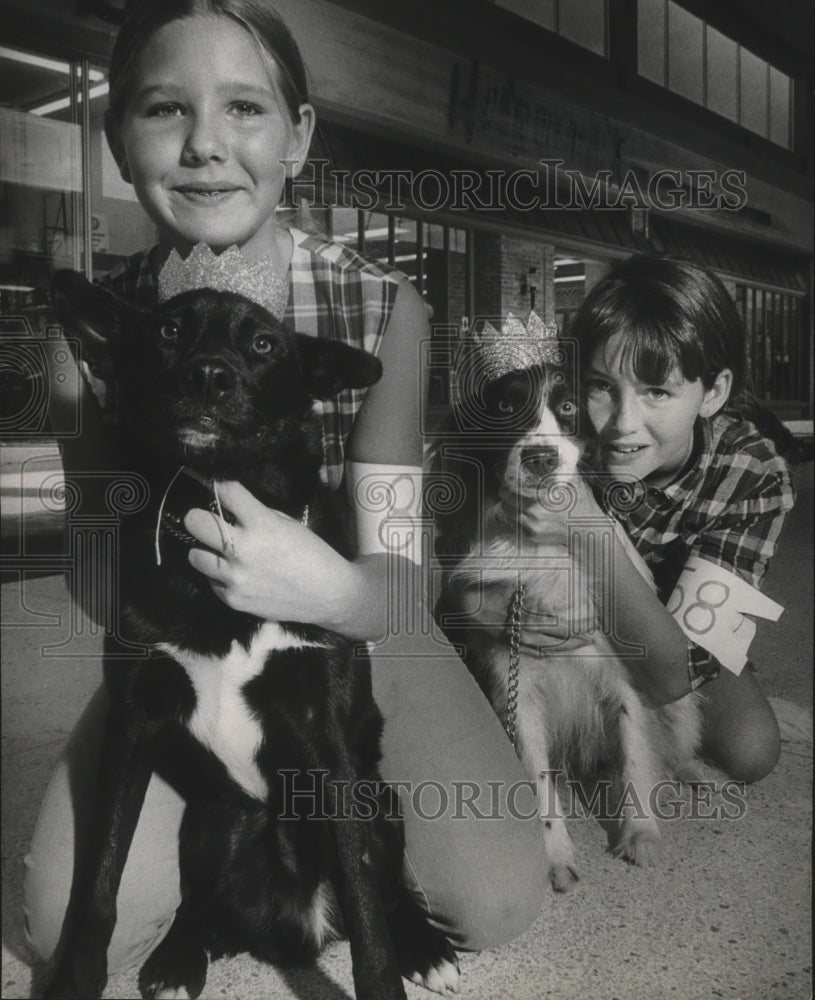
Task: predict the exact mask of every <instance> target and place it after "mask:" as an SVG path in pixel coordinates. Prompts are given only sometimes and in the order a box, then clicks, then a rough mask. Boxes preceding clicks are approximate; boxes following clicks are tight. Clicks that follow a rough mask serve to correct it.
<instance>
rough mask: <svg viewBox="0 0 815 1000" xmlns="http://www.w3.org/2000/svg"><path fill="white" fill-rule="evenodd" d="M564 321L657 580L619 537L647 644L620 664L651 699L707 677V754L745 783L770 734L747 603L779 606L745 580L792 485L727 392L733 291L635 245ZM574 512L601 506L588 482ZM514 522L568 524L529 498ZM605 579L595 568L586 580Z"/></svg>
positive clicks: (639, 634) (628, 610)
mask: <svg viewBox="0 0 815 1000" xmlns="http://www.w3.org/2000/svg"><path fill="white" fill-rule="evenodd" d="M570 333H571V336H573V337H574V338H575V339H576V340H577V344H578V350H579V357H580V367H581V379H582V385H583V392H584V399H585V406H586V411H587V415H588V421H589V424H590V429H591V430H593V432H594V435H595V437H596V442H597V444H598V445H599V449H600V454H601V458H602V465H603V469H604V472H605V473H606V474H610V475H611V476H612V477H614V479H616V480H619V481H622V482H624V483H627V484H628V492H629V498H631V499H632V502H630V503H626V504H625V506H624V507H622V508H621V509H618V510H613V511H611V513H612V515H613V516H614V517H616V518H617V520H618V521H619V522H621V524H622V525H623V526H624V527H625V529H626V532H627V534H628V537H629V538H630V540H631V541H632V542H633V544H634V547H635V549H636V550H637V552H638V553H639V555H640V556H641V557H642V558H643V559H644V560H645V563H646V564H647V566H648V567H649V568H650V570H651V572H652V574H653V578H654V582H655V584H656V592H655V591H654V589H653V588H652V587H651V586H650V585H649V582H648V581H646V580H645V579H644V578H643V575H642V574H641V573H639V572H637V570H636V567H634V566H633V564H632V561H631V559H629V557H628V555H627V553H626V549H625V547H624V546H623V545H621V544H620V541H619V539H618V540H617V543H616V546H617V547H616V550H615V559H614V577H613V581H611V584H612V586H613V596H614V607H615V613H616V626H617V629H616V634H617V635H618V636H619V637H620V638H621V639H623V640H625V641H626V642H628V643H638V644H640V645H641V646H642V647H644V650H645V653H644V656H642V657H640V658H631V657H628V658H625V660H624V662H625V663H626V664H627V666H628V668H629V671H630V673H631V675H632V679H633V680H634V682H635V684H637V686H639V687H640V688H641V689H642V690H643V691H644V692H645V693H646V694H648V695H649V696H650V697H651V698H652V700H654V701H655V702H657V703H665V702H670V701H674V700H676V699H678V698H681V697H682V696H683V695H685V694H687V693H688V692H689V691H690V690H692V689H694V688H696V687H698V686H700V685H702V684H704V696H705V697H704V700H703V719H704V722H703V746H702V752H703V754H704V755H705V756H706V757H707V758H708V759H710V760H711V761H713V762H714V763H715V764H717V765H718V766H719V767H721V768H722V769H723V770H724V771H725V772H726V773H728V774H729V775H730V776H731V777H733V778H735V779H737V780H742V781H745V782H752V781H756V780H758V779H760V778H762V777H763V776H765V775H766V774H768V773H769V772H770V771H771V770H772V769H773V767H774V766H775V764H776V762H777V760H778V756H779V752H780V739H779V731H778V724H777V722H776V719H775V716H774V714H773V712H772V709H771V707H770V705H769V703H768V702H767V699H766V697H765V696H764V694H763V692H762V690H761V688H760V686H759V684H758V682H757V680H756V677H755V675H754V672H753V670H752V669H751V668H750V667H749V665H748V666H747V668H746V669H745V663H746V659H747V657H746V654H747V646H748V645H749V639H750V638H751V637H752V634H753V631H754V629H755V626H754V624H753V622H752V618H746V617H745V615H748V614H749V615H755V616H759V617H771V618H777V617H778V614H779V613H780V610H781V609H780V608H779V607H778V606H777V605H775V604H774V602H772V601H769V600H768V599H767V598H766V597H764V596H763V595H761V594H760V593H759V592H758V590H757V589H756V588H757V587H758V585H759V583H760V581H761V578H762V577H763V575H764V572H765V571H766V568H767V565H768V563H769V560H770V558H771V556H772V555H773V552H774V551H775V546H776V543H777V541H778V536H779V534H780V532H781V528H782V525H783V523H784V518H785V517H786V515H787V513H788V512H789V510H790V509H791V508H792V505H793V502H794V490H793V485H792V482H791V479H790V474H789V470H788V469H787V466H786V464H785V462H784V461H783V459H782V458H780V457H779V455H778V454H777V453H776V451H775V448H774V447H773V445H772V443H771V442H770V441H768V440H766V439H765V438H763V437H762V436H761V435H760V434H759V433H758V431H757V430H756V429H755V427H754V426H753V425H752V424H751V423H749V422H747V421H745V420H743V419H741V417H740V415H739V414H738V411H737V409H736V408H735V406H734V405H733V402H734V400H736V399H737V398H738V396H739V394H740V393H741V392H742V390H743V389H744V383H745V367H746V359H745V334H744V329H743V326H742V324H741V321H740V319H739V316H738V313H737V311H736V308H735V305H734V303H733V301H732V299H731V297H730V295H729V294H728V292H727V290H726V289H725V287H724V286H723V284H722V283H721V281H719V279H718V278H717V277H716V276H715V275H713V274H712V273H711V272H709V271H707V270H705V269H704V268H702V267H699V266H697V265H695V264H693V263H690V262H689V261H684V260H678V259H672V258H668V257H663V256H656V255H640V256H635V257H632V258H630V259H629V260H627V261H625V262H624V263H622V264H620V265H618V266H617V267H615V268H614V269H613V270H612V271H611V272H610V273H609V274H607V275H606V276H605V277H604V278H603V279H601V281H600V282H599V283H598V284H597V285H596V286H595V287H594V288H593V289H592V290H591V291H590V292H589V294H588V296H587V297H586V299H585V301H584V302H583V304H582V305H581V307H580V309H579V310H578V312H577V314H576V316H575V319H574V323H573V325H572V329H571V331H570ZM603 492H604V495H605V496H611V495H613V493H614V491H613V490H609V489H605V490H604V491H603ZM513 499H514V498H513ZM510 506H511V505H510ZM577 512H578V513H580V514H581V515H583V516H592V517H595V518H603V517H604V516H605V515H606V513H607V512H606V511H603V510H601V509H600V507H599V506H598V504H597V502H596V501H595V499H594V498H593V496H592V494H591V492H590V491H589V490H588V489H587V488H585V486H583V487H582V488H581V489H580V490H579V501H578V510H577ZM520 520H521V523H522V524H523V526H524V527H525V528H526V529H527V530H529V531H531V532H534V533H538V534H540V535H542V534H544V533H546V534H548V535H552V533H553V531H559V532H560V533H561V536H562V538H565V537H566V535H565V530H566V526H565V523H561V524H560V525H559V526H555V527H554V528H553V518H552V514H551V512H549V511H545V510H543V509H542V508H541V507H540V505H538V504H535V503H532V504H528V503H527V504H526V505H525V506H524V507H523V508H522V512H521V514H520ZM564 521H565V519H564ZM608 585H609V581H605V583H604V581H602V580H599V579H596V580H595V588H596V589H597V590H601V589H602V588H603V586H605V587H606V588H607V587H608ZM620 651H621V654H622V655H624V649H623V647H622V646H621V647H620Z"/></svg>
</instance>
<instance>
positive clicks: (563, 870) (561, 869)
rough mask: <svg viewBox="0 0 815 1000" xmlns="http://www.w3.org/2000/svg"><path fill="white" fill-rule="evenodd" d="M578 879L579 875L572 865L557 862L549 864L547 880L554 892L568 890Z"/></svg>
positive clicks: (572, 887)
mask: <svg viewBox="0 0 815 1000" xmlns="http://www.w3.org/2000/svg"><path fill="white" fill-rule="evenodd" d="M579 881H580V876H579V875H578V874H577V871H576V869H575V868H574V867H573V866H572V865H569V864H562V863H560V862H558V863H554V864H551V865H550V866H549V882H550V883H551V885H552V888H553V889H554V890H555V892H569V890H571V889H574V887H575V886H576V885H577V883H578V882H579Z"/></svg>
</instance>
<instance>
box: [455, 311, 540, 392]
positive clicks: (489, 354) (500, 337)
mask: <svg viewBox="0 0 815 1000" xmlns="http://www.w3.org/2000/svg"><path fill="white" fill-rule="evenodd" d="M470 343H471V344H472V346H473V348H474V351H475V354H476V356H477V358H478V365H479V369H480V371H481V372H482V373H483V374H484V376H485V377H486V379H487V381H489V382H492V381H494V380H495V379H497V378H500V377H501V376H502V375H506V374H507V373H508V372H513V371H518V370H519V369H524V368H533V367H534V366H535V365H539V364H543V363H544V362H546V361H552V360H554V358H555V357H556V356H557V349H558V332H557V324H555V323H544V321H543V320H542V319H541V318H540V316H538V314H537V313H536V312H534V311H532V312H530V314H529V318H528V319H527V321H526V325H524V323H523V322H522V321H521V320H520V319H518V318H517V316H513V315H512V313H509V314H508V315H507V318H506V320H505V322H504V323H503V324H502V326H501V332H500V333H499V332H498V330H496V329H495V327H494V326H493V325H492V324H491V323H486V324H485V325H484V328H483V330H481V332H480V333H477V334H475V335H474V336H473V337H472V338H471V341H470Z"/></svg>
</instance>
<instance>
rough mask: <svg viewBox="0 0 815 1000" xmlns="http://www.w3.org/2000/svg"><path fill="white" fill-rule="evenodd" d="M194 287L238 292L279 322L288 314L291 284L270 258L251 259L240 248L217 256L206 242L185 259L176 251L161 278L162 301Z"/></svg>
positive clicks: (159, 293) (199, 244)
mask: <svg viewBox="0 0 815 1000" xmlns="http://www.w3.org/2000/svg"><path fill="white" fill-rule="evenodd" d="M195 288H214V289H215V291H216V292H236V293H237V294H238V295H243V296H245V297H246V298H247V299H251V300H252V302H256V303H257V304H258V305H259V306H263V308H264V309H267V310H268V311H269V312H270V313H271V314H272V315H273V316H274V317H275V318H276V319H280V318H281V317H282V316H283V313H284V312H285V311H286V304H287V302H288V298H289V287H288V283H287V282H286V281H285V280H284V279H283V278H281V277H280V276H279V275H278V274H277V268H276V265H275V263H274V262H273V261H272V260H271V259H270V258H268V257H264V258H263V259H262V260H257V261H252V260H248V259H247V258H246V257H244V255H243V254H242V253H241V252H240V250H239V249H238V247H237V246H231V247H229V248H228V249H227V250H224V252H223V253H220V254H216V253H214V252H213V251H212V250H211V249H210V248H209V247H208V246H207V245H206V244H205V243H196V245H195V246H194V247H193V249H192V252H191V253H190V255H189V257H187V259H186V260H183V259H182V258H181V255H180V254H179V253H178V251H177V250H175V249H173V250H172V252H171V253H170V256H169V257H168V258H167V262H166V263H165V265H164V267H163V268H162V269H161V271H160V272H159V276H158V298H159V302H166V301H167V299H171V298H173V296H174V295H180V294H181V293H182V292H189V291H191V290H192V289H195Z"/></svg>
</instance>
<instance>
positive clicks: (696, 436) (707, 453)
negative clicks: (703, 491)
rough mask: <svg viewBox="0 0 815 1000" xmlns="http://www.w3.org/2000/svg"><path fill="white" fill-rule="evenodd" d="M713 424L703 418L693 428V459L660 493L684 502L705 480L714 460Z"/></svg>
mask: <svg viewBox="0 0 815 1000" xmlns="http://www.w3.org/2000/svg"><path fill="white" fill-rule="evenodd" d="M714 419H715V418H714ZM712 424H713V421H711V420H706V419H705V418H703V417H700V418H699V419H698V420H697V421H696V423H695V425H694V428H693V450H692V452H691V457H690V458H689V459H688V461H687V462H686V463H685V467H684V468H683V469H682V471H681V472H680V473H679V475H678V476H677V477H676V479H674V481H673V482H672V483H669V484H668V485H667V486H665V487H664V488H663V489H662V490H661V491H659V492H661V493H663V494H664V495H665V496H666V497H669V498H670V499H671V500H675V501H681V500H684V499H685V498H686V497H687V496H688V495H689V494H691V493H692V492H693V491H694V489H695V488H696V487H697V486H698V484H699V483H700V482H701V481H702V479H703V478H704V476H705V474H706V472H707V470H708V468H709V466H710V463H711V460H712V458H713V436H714V435H713V426H712Z"/></svg>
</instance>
